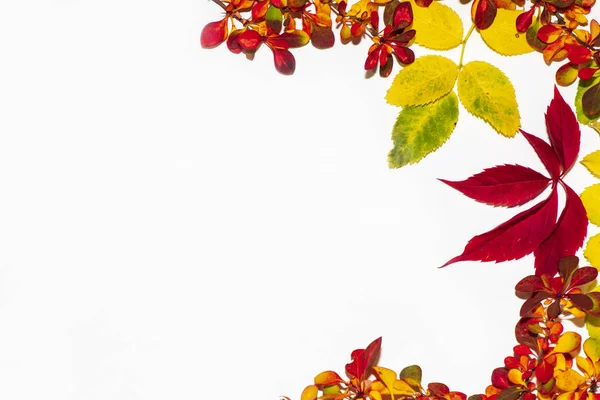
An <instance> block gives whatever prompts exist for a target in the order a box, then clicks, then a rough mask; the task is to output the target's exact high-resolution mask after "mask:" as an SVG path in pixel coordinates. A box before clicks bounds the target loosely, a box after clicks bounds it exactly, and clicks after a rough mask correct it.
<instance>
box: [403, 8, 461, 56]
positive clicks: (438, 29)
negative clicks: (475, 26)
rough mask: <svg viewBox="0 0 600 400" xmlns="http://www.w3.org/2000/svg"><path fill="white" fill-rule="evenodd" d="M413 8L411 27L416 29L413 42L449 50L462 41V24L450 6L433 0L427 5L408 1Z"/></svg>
mask: <svg viewBox="0 0 600 400" xmlns="http://www.w3.org/2000/svg"><path fill="white" fill-rule="evenodd" d="M410 3H411V5H412V10H413V24H412V28H413V29H414V30H416V31H417V34H416V35H415V43H416V44H418V45H421V46H423V47H427V48H429V49H433V50H449V49H453V48H455V47H457V46H458V45H460V43H461V42H462V37H463V33H464V30H463V24H462V20H461V19H460V17H459V16H458V14H457V13H456V12H455V11H454V10H453V9H451V8H450V7H448V6H446V5H443V4H441V3H439V2H437V1H434V2H433V3H431V4H430V5H429V7H419V6H418V5H416V4H415V2H414V1H411V2H410Z"/></svg>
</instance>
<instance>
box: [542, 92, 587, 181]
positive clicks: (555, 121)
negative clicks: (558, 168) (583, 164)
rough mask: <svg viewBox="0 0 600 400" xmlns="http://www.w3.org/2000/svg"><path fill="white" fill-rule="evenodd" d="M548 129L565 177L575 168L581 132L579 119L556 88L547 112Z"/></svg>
mask: <svg viewBox="0 0 600 400" xmlns="http://www.w3.org/2000/svg"><path fill="white" fill-rule="evenodd" d="M546 129H547V131H548V136H549V137H550V144H551V145H552V147H553V148H554V150H555V152H556V155H557V156H558V158H559V160H560V162H561V164H562V167H563V168H562V169H563V175H564V174H565V173H566V172H567V171H568V170H569V169H570V168H571V167H572V166H573V164H574V163H575V161H576V160H577V155H578V154H579V142H580V141H581V132H580V131H579V124H578V123H577V118H576V117H575V114H574V113H573V110H571V107H569V106H568V105H567V103H566V102H565V100H564V99H563V97H562V96H561V94H560V92H559V91H558V89H557V88H556V86H555V87H554V98H553V99H552V101H551V102H550V105H549V106H548V110H547V111H546Z"/></svg>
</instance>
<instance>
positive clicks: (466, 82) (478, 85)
mask: <svg viewBox="0 0 600 400" xmlns="http://www.w3.org/2000/svg"><path fill="white" fill-rule="evenodd" d="M458 97H459V98H460V101H461V103H462V104H463V106H465V108H466V109H467V111H468V112H470V113H471V114H473V115H475V116H476V117H479V118H481V119H483V120H484V121H485V122H487V123H488V124H490V125H491V126H492V127H493V128H494V129H495V130H496V131H498V132H499V133H501V134H502V135H504V136H507V137H513V136H515V134H516V133H517V131H518V130H519V126H520V125H521V121H520V120H521V118H520V116H519V108H518V106H517V99H516V96H515V89H514V88H513V85H512V83H511V82H510V80H509V79H508V77H507V76H506V75H504V73H503V72H502V71H500V70H499V69H498V68H496V67H494V66H493V65H492V64H489V63H486V62H484V61H472V62H470V63H468V64H466V65H465V66H464V67H463V69H462V70H461V71H460V74H459V76H458Z"/></svg>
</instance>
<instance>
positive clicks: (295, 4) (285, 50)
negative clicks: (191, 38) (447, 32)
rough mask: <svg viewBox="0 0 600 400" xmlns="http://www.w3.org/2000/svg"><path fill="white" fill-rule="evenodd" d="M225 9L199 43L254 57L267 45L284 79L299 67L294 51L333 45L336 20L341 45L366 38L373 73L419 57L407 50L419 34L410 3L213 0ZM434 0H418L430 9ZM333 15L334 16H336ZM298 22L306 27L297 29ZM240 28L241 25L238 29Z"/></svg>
mask: <svg viewBox="0 0 600 400" xmlns="http://www.w3.org/2000/svg"><path fill="white" fill-rule="evenodd" d="M213 1H214V2H215V3H217V4H219V5H220V6H221V7H222V8H223V10H224V11H225V15H224V17H223V19H221V20H219V21H215V22H211V23H209V24H207V25H206V26H205V27H204V29H202V33H201V34H200V44H201V46H202V47H204V48H213V47H216V46H218V45H220V44H221V43H224V42H226V43H227V48H228V49H229V50H230V51H231V52H233V53H235V54H239V53H244V54H245V55H246V56H247V57H248V58H249V59H252V58H253V57H254V54H255V53H256V51H257V50H258V48H259V47H260V46H261V45H262V44H263V43H264V44H265V45H266V46H267V47H269V48H270V49H271V51H272V52H273V57H274V62H275V68H276V69H277V71H279V72H280V73H282V74H284V75H291V74H293V73H294V71H295V69H296V60H295V58H294V56H293V54H292V53H291V52H290V51H289V49H290V48H296V47H302V46H305V45H306V44H308V43H309V42H310V43H312V44H313V46H314V47H316V48H318V49H327V48H330V47H332V46H333V45H334V43H335V35H334V33H333V30H332V26H333V19H335V22H336V25H337V27H338V28H340V39H341V41H342V43H344V44H346V43H349V42H354V43H357V42H359V41H361V40H362V39H364V38H365V37H368V38H370V40H371V41H372V42H373V45H372V46H371V47H370V48H369V52H368V56H367V60H366V62H365V69H366V70H367V71H369V70H373V69H375V68H376V67H377V65H378V64H379V66H380V69H379V73H380V75H381V76H382V77H387V76H389V75H390V73H391V71H392V66H393V58H394V56H395V57H396V59H397V61H398V62H399V63H400V64H402V65H406V64H410V63H412V62H413V61H414V59H415V55H414V53H413V52H412V50H410V49H409V48H408V46H409V44H410V42H411V40H412V39H413V37H414V36H415V31H414V30H412V29H411V30H407V28H408V27H409V26H410V25H411V24H412V20H413V15H412V8H411V5H410V3H408V2H404V3H400V2H399V0H393V1H390V0H383V1H382V0H375V1H371V0H361V1H359V2H358V3H356V4H355V5H353V6H352V7H351V8H350V9H349V10H347V6H348V5H347V3H346V2H345V1H340V2H339V3H338V2H335V1H322V0H224V2H223V1H221V0H213ZM431 1H432V0H419V1H418V2H417V4H419V5H420V6H428V5H429V4H430V3H431ZM383 6H385V8H384V13H383V16H382V17H383V18H382V19H383V22H384V25H385V26H384V28H383V29H382V30H380V29H379V24H380V15H379V11H378V10H379V8H380V7H383ZM332 16H333V17H334V18H332ZM298 24H301V28H300V29H297V27H298ZM238 25H239V27H238Z"/></svg>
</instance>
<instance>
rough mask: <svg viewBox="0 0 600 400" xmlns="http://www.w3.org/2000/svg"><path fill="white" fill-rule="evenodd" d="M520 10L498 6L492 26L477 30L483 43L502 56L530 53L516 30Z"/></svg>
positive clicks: (530, 50) (528, 46) (526, 44)
mask: <svg viewBox="0 0 600 400" xmlns="http://www.w3.org/2000/svg"><path fill="white" fill-rule="evenodd" d="M522 12H523V11H522V10H504V9H502V8H499V9H498V11H497V14H496V18H495V19H494V23H493V24H492V26H490V27H489V28H487V29H484V30H482V31H479V33H480V34H481V37H482V38H483V41H484V42H485V44H487V45H488V46H489V47H490V49H492V50H494V51H495V52H496V53H500V54H502V55H503V56H516V55H519V54H526V53H531V52H532V51H533V49H532V48H531V46H530V45H529V43H527V39H526V37H525V34H524V33H519V32H517V26H516V21H517V17H518V16H519V14H521V13H522ZM417 32H419V31H417ZM417 36H419V33H417Z"/></svg>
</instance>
